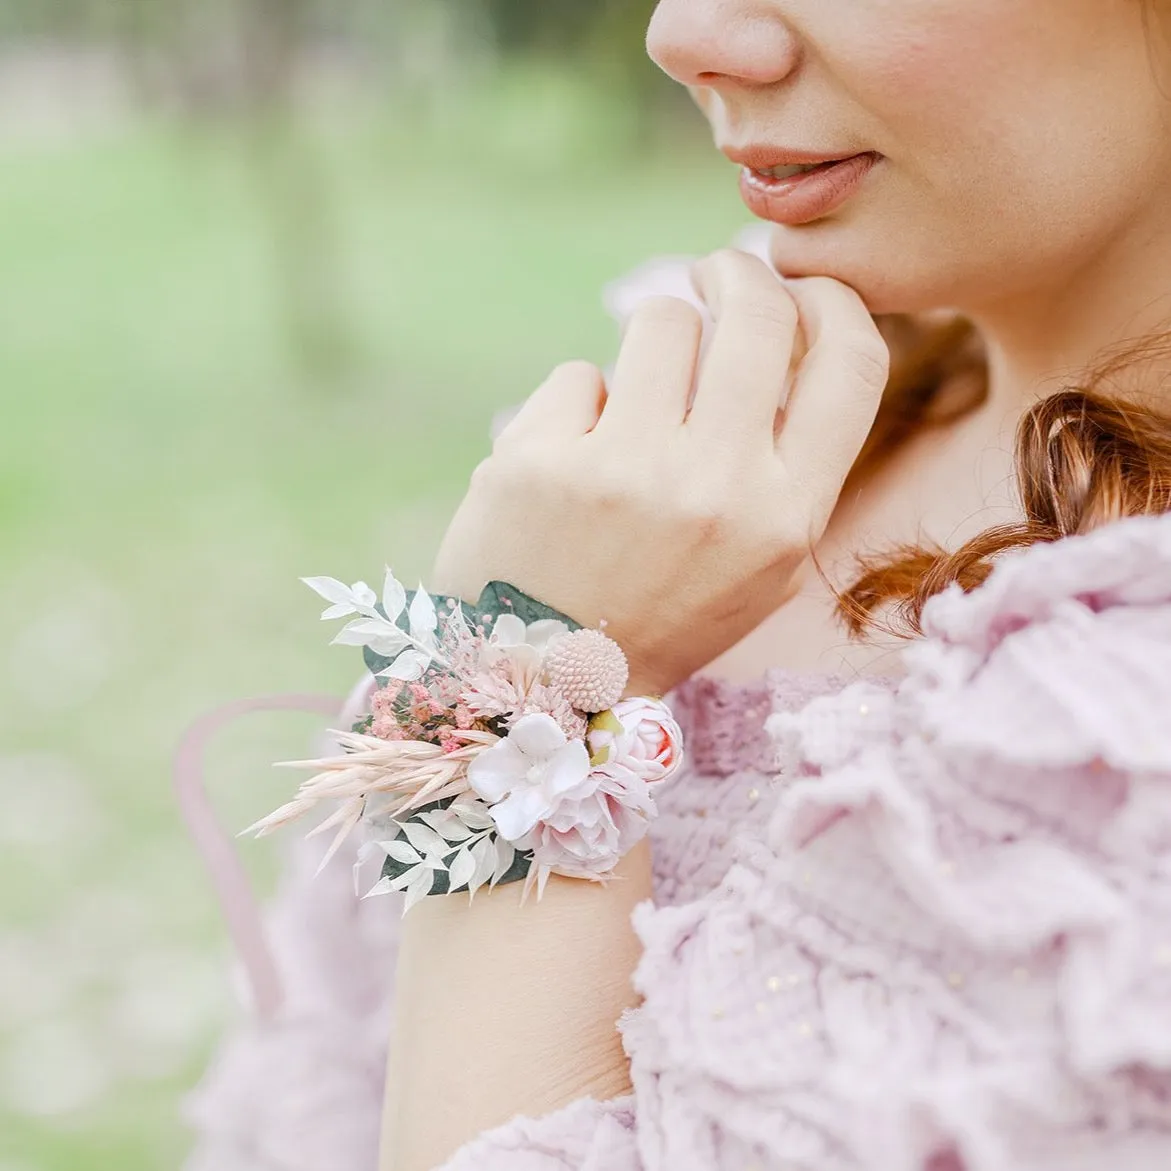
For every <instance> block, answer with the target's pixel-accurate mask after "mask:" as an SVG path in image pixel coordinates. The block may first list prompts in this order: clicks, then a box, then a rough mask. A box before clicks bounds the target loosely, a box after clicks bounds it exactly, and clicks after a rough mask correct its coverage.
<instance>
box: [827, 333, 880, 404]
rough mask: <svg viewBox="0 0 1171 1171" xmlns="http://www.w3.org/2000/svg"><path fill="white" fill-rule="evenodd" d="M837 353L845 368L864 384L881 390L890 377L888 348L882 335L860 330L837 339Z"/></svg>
mask: <svg viewBox="0 0 1171 1171" xmlns="http://www.w3.org/2000/svg"><path fill="white" fill-rule="evenodd" d="M837 344H838V347H839V353H840V355H841V360H842V362H843V363H844V364H845V366H846V368H847V369H848V370H849V371H850V372H851V373H852V374H854V375H855V376H856V377H858V378H859V379H860V380H861V381H862V382H863V383H864V384H865V385H867V386H870V387H874V388H875V389H878V390H881V389H882V388H883V387H884V386H886V382H887V379H888V378H889V377H890V348H889V347H888V346H887V344H886V342H885V341H884V340H883V338H882V335H881V334H880V333H878V332H877V330H875V331H874V332H873V333H871V332H869V331H867V332H863V331H861V330H857V331H854V332H852V333H849V334H846V335H845V336H844V337H841V338H839V339H838V343H837Z"/></svg>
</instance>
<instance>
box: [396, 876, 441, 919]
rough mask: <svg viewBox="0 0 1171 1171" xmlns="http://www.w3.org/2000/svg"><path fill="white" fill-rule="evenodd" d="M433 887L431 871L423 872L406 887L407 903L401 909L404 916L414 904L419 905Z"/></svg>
mask: <svg viewBox="0 0 1171 1171" xmlns="http://www.w3.org/2000/svg"><path fill="white" fill-rule="evenodd" d="M433 885H434V879H433V878H432V875H431V871H429V870H423V871H421V872H420V874H419V876H418V877H417V878H416V879H415V880H414V881H413V882H411V884H410V885H409V886H408V887H407V901H406V905H405V906H404V907H403V914H404V915H405V914H406V913H407V912H408V911H409V910H410V909H411V908H412V907H413V906H415V904H416V903H421V902H422V901H423V900H424V899H425V898H426V897H427V896H428V895H429V894H430V893H431V887H432V886H433Z"/></svg>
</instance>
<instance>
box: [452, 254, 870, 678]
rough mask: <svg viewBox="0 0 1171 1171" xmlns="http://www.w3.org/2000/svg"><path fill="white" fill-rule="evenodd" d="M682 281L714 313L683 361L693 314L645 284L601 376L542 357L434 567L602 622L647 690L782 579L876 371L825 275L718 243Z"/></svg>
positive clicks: (854, 310) (815, 523)
mask: <svg viewBox="0 0 1171 1171" xmlns="http://www.w3.org/2000/svg"><path fill="white" fill-rule="evenodd" d="M695 282H696V286H697V288H698V290H699V292H700V294H701V296H702V297H703V299H704V301H705V302H706V304H707V306H708V308H709V310H710V311H711V314H712V317H713V320H714V322H715V329H714V333H713V336H712V338H711V342H710V347H709V348H708V350H707V353H706V355H705V357H704V360H703V362H702V364H701V363H700V340H701V333H702V325H701V319H700V315H699V313H697V312H696V310H695V309H694V308H692V307H691V306H690V305H688V304H687V303H686V302H684V301H681V300H677V299H674V298H669V297H660V298H654V299H651V300H649V301H647V302H645V303H644V304H643V305H642V306H641V307H640V308H639V309H638V310H636V312H635V313H634V316H633V317H632V319H631V321H630V323H629V326H628V328H627V331H626V335H625V337H624V339H623V344H622V348H621V352H620V354H619V357H618V362H617V365H616V367H615V370H614V374H613V377H612V379H611V383H610V386H609V387H608V388H607V387H606V385H605V382H604V380H603V376H602V373H601V371H600V370H598V369H597V367H595V366H592V365H589V364H588V363H583V362H571V363H569V364H567V365H564V366H561V367H559V368H558V369H557V370H555V371H554V372H553V374H552V375H551V376H550V378H549V379H548V381H546V382H545V383H544V385H543V386H541V387H540V389H538V390H537V391H536V393H534V394H533V395H532V397H531V398H530V399H529V400H528V401H527V403H526V404H525V405H524V407H523V408H522V409H521V410H520V412H519V413H518V414H517V416H516V417H515V418H514V419H513V420H512V421H511V422H510V423H509V425H508V426H507V427H506V428H505V429H504V431H503V432H502V433H501V434H500V436H499V437H498V438H497V440H496V443H495V445H494V447H493V451H492V454H491V456H490V457H489V458H488V459H486V460H485V461H484V462H483V463H481V464H480V466H479V467H478V468H477V469H476V470H475V472H474V474H473V476H472V481H471V486H470V489H469V491H468V494H467V496H466V497H465V499H464V501H463V503H462V505H461V506H460V508H459V510H458V512H457V513H456V516H455V519H454V520H453V521H452V524H451V527H450V529H449V530H448V532H447V535H446V537H445V538H444V541H443V544H442V547H441V549H440V553H439V557H438V561H437V563H436V569H435V581H434V587H435V589H437V590H441V591H442V592H444V593H450V594H458V595H460V596H462V597H465V598H475V597H477V596H478V594H479V592H480V590H481V588H482V587H483V586H484V585H485V584H486V583H487V582H488V581H490V580H500V581H507V582H511V583H512V584H513V585H515V586H517V587H518V588H519V589H521V590H523V591H525V592H526V593H528V594H530V595H531V596H533V597H535V598H538V599H540V600H541V601H543V602H545V603H547V604H548V605H550V606H553V607H555V608H556V609H558V610H560V611H561V612H562V613H565V614H568V615H569V616H570V617H572V618H574V619H576V620H577V621H578V622H580V623H582V624H584V625H588V626H595V625H597V624H598V623H599V621H602V620H604V621H605V622H606V633H607V634H609V635H610V636H611V637H612V638H614V639H615V640H617V642H618V643H619V644H620V645H621V646H622V647H623V649H624V650H625V651H626V655H627V658H628V659H629V660H630V665H631V691H632V692H635V691H640V692H644V693H645V692H656V693H659V694H662V693H665V692H666V691H668V690H670V689H671V688H672V687H674V686H675V685H676V684H677V683H679V682H681V681H682V680H683V679H685V678H687V677H688V676H689V675H691V674H692V673H693V672H695V671H696V670H698V669H699V668H701V667H703V666H704V665H706V664H707V663H709V662H711V661H712V660H713V659H715V658H716V657H717V656H719V655H720V654H722V653H723V652H724V651H726V650H728V649H729V648H730V647H732V646H733V645H735V644H736V643H737V642H739V641H740V639H741V638H743V637H744V636H745V635H747V634H748V633H749V632H750V631H751V630H753V629H754V628H755V627H756V626H758V625H759V624H760V623H761V622H762V621H763V620H764V619H765V618H767V617H768V616H769V615H770V614H771V613H772V612H773V611H775V610H776V609H777V608H778V607H779V606H781V605H783V604H784V603H785V602H786V601H787V600H788V599H789V598H790V597H791V596H792V593H793V592H794V585H793V582H794V577H795V575H796V573H797V570H798V569H799V568H800V567H801V565H802V564H803V563H804V562H805V560H806V558H807V557H808V555H809V553H810V551H811V550H812V548H813V546H814V545H815V544H816V543H817V541H818V540H819V539H820V538H821V536H822V534H823V532H824V530H825V527H826V525H827V523H828V521H829V518H830V516H831V514H832V512H833V509H834V506H835V504H836V502H837V499H838V495H839V493H840V492H841V489H842V484H843V482H844V481H845V478H846V476H847V474H848V473H849V471H850V468H851V466H852V464H853V463H854V460H855V459H856V458H857V456H858V453H859V451H860V450H861V447H862V444H863V442H864V441H865V439H866V436H867V434H868V433H869V430H870V427H871V425H872V424H873V421H874V416H875V413H876V411H877V409H878V403H879V400H880V398H881V395H882V391H883V389H884V387H885V385H886V379H887V374H888V369H889V357H890V356H889V351H888V349H887V346H886V344H885V342H884V341H883V339H882V336H881V334H880V333H879V331H878V329H877V327H876V326H875V324H874V321H873V318H872V317H871V315H870V313H869V312H868V310H867V309H866V307H865V305H864V304H863V302H862V299H861V298H860V297H859V296H858V294H857V293H855V292H854V290H852V289H851V288H849V287H848V286H847V285H844V284H842V283H841V282H839V281H836V280H833V279H831V278H829V277H808V278H803V279H799V280H794V281H786V282H782V281H780V280H779V279H778V278H777V276H776V275H775V274H774V273H773V272H772V271H771V270H770V269H769V268H768V267H767V266H766V265H765V264H764V263H763V262H761V261H759V260H757V259H756V258H754V257H751V256H749V255H747V254H746V253H741V252H734V251H724V252H718V253H716V254H714V255H713V256H710V257H708V258H707V259H706V260H703V261H701V262H700V263H699V264H698V265H697V266H696V269H695ZM791 366H793V367H795V369H793V370H792V390H791V392H790V395H789V398H788V401H787V402H786V403H785V404H784V410H783V411H780V410H779V409H780V407H781V396H782V390H783V387H784V385H785V383H786V381H787V379H788V376H789V374H790V367H791ZM697 367H699V370H698V379H697ZM693 387H694V388H695V393H694V401H693V403H692V405H691V407H690V410H688V403H689V399H690V395H691V391H692V388H693Z"/></svg>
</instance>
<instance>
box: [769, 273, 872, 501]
mask: <svg viewBox="0 0 1171 1171" xmlns="http://www.w3.org/2000/svg"><path fill="white" fill-rule="evenodd" d="M785 287H786V288H787V289H788V290H789V293H790V294H791V295H792V297H793V299H794V301H795V302H796V304H797V306H798V309H799V312H800V315H801V326H802V330H803V332H804V333H805V336H806V339H807V342H808V346H809V351H808V353H807V354H806V356H805V359H804V360H803V361H802V362H801V364H800V365H799V366H798V368H797V371H796V373H795V375H794V377H793V389H792V391H791V393H790V395H789V400H788V403H787V405H786V408H785V420H784V426H783V427H782V428H781V432H780V435H779V437H778V439H777V454H778V456H779V457H780V459H781V461H782V463H783V464H784V465H785V467H786V468H787V469H788V470H789V472H790V473H791V474H792V476H793V478H794V481H795V482H798V483H800V482H806V481H808V482H813V483H816V484H821V483H824V484H825V485H826V486H828V485H830V484H837V485H838V486H839V487H840V484H841V482H842V481H844V480H845V478H846V476H847V475H848V474H849V471H850V468H851V467H853V465H854V461H855V460H856V459H857V458H858V453H859V452H860V451H861V450H862V445H863V443H865V442H866V437H867V436H868V435H869V434H870V428H871V427H872V426H873V424H874V417H875V415H876V414H877V412H878V405H879V403H880V402H881V400H882V393H883V391H884V390H885V389H886V382H887V378H888V376H889V372H890V350H889V348H888V346H887V344H886V341H885V340H884V339H883V337H882V334H881V333H880V332H879V329H878V326H877V325H876V324H875V322H874V318H873V317H872V316H871V315H870V311H869V310H868V309H867V308H866V305H865V303H864V302H863V300H862V298H861V297H860V296H859V295H858V294H857V293H856V292H855V291H854V290H853V289H852V288H850V287H849V285H845V284H843V283H842V282H841V281H837V280H833V279H832V278H830V277H802V278H799V279H796V280H790V281H786V282H785Z"/></svg>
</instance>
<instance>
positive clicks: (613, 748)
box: [468, 699, 682, 879]
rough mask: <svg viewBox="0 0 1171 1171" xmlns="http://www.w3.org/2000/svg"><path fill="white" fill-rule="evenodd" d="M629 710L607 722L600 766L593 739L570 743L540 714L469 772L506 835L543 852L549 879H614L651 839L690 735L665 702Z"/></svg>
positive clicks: (542, 870) (541, 869)
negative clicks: (659, 791)
mask: <svg viewBox="0 0 1171 1171" xmlns="http://www.w3.org/2000/svg"><path fill="white" fill-rule="evenodd" d="M619 706H620V707H621V708H622V714H621V716H620V717H618V716H617V715H616V713H617V711H618V708H615V709H614V710H613V712H608V713H606V717H607V719H605V720H603V721H600V725H604V726H600V727H599V731H598V737H599V738H600V739H601V740H604V743H603V744H602V745H601V747H602V748H604V750H605V759H604V760H602V761H601V762H600V763H598V758H597V756H595V757H594V758H593V759H591V756H590V751H591V748H590V747H587V742H583V741H581V740H571V739H569V738H567V737H566V735H565V733H564V732H563V731H562V730H561V728H559V727H558V725H557V723H556V722H555V721H554V720H553V719H552V718H551V717H549V716H547V715H540V714H538V715H530V716H526V717H524V718H522V719H521V720H519V721H518V722H517V723H516V724H515V726H514V727H513V729H512V731H511V732H510V733H509V735H508V736H507V737H506V738H505V739H504V740H502V741H501V742H500V743H499V744H497V745H494V746H493V747H492V748H489V749H487V750H486V751H485V752H483V753H481V754H480V755H479V756H478V757H477V758H476V759H475V760H474V761H473V762H472V764H471V766H470V767H469V769H468V781H469V783H470V784H471V786H472V789H473V790H474V791H475V792H476V795H477V796H478V797H480V799H481V800H483V801H484V802H486V803H487V804H488V805H489V807H490V809H489V812H490V814H491V816H492V819H493V821H494V822H495V823H496V828H497V831H498V832H499V834H500V836H501V837H503V838H504V839H505V840H507V841H509V842H512V843H513V844H514V845H515V846H516V847H517V848H518V849H523V850H531V851H532V852H533V869H534V871H535V872H536V873H537V875H538V876H539V878H540V877H541V876H545V877H547V876H548V874H550V873H556V874H563V875H566V876H568V877H571V878H591V879H599V878H601V877H602V876H604V875H606V874H608V873H610V872H611V871H612V870H613V869H614V867H615V865H617V862H618V860H619V859H620V858H621V857H622V856H623V855H624V854H626V853H628V852H629V850H630V849H631V848H632V847H633V846H634V845H635V844H636V843H637V842H638V841H640V840H641V839H642V837H643V836H644V835H645V834H646V831H647V827H648V826H649V824H650V819H651V817H652V816H653V815H654V813H655V803H654V796H653V790H654V787H655V786H657V785H658V784H660V783H662V782H663V781H665V780H667V779H668V778H669V777H670V776H671V775H672V773H674V772H675V770H676V769H677V768H678V767H679V765H680V764H681V763H682V733H681V732H680V730H679V726H678V725H677V724H676V722H675V720H674V719H673V718H672V717H671V714H670V711H669V709H668V708H667V707H666V706H665V705H664V704H663V703H661V702H660V701H658V700H653V699H632V700H627V701H624V702H623V704H621V705H619ZM611 716H613V717H614V718H613V719H610V718H609V717H611ZM589 739H590V741H592V740H593V739H594V734H593V733H592V732H591V733H590V738H589Z"/></svg>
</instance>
